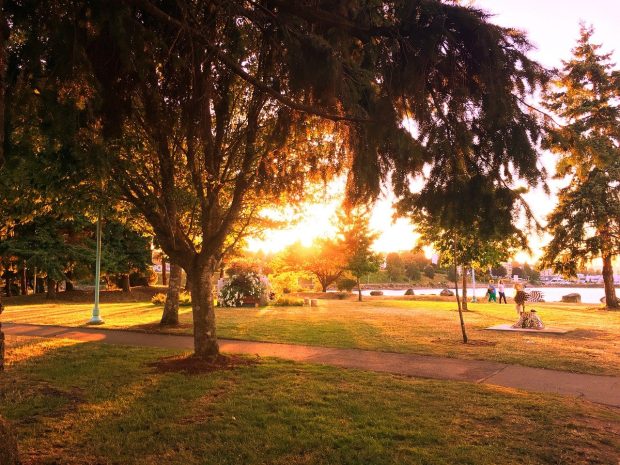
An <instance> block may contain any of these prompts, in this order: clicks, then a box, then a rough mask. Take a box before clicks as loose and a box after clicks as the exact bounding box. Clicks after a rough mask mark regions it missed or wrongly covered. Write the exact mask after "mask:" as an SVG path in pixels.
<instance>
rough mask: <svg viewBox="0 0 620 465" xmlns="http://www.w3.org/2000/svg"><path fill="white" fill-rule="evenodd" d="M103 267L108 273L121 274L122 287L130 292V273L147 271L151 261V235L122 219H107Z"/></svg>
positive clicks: (103, 237) (103, 239)
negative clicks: (136, 229)
mask: <svg viewBox="0 0 620 465" xmlns="http://www.w3.org/2000/svg"><path fill="white" fill-rule="evenodd" d="M101 242H102V256H101V268H102V270H104V271H105V272H106V273H109V274H117V275H120V283H121V289H122V290H123V291H125V292H129V290H130V285H129V284H130V283H129V274H130V273H131V272H134V271H146V269H147V267H148V265H149V264H150V263H151V247H150V246H151V241H150V238H149V237H146V236H144V235H143V234H141V233H139V232H137V231H135V230H133V229H132V228H131V227H129V226H128V225H127V224H125V223H122V222H120V221H114V220H112V221H106V222H105V223H104V227H103V235H102V239H101Z"/></svg>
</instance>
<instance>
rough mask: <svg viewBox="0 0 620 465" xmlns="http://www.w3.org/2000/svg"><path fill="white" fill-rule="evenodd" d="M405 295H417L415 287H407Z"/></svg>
mask: <svg viewBox="0 0 620 465" xmlns="http://www.w3.org/2000/svg"><path fill="white" fill-rule="evenodd" d="M405 295H415V292H413V289H407V290H406V291H405Z"/></svg>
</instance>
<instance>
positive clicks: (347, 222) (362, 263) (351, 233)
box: [339, 210, 381, 302]
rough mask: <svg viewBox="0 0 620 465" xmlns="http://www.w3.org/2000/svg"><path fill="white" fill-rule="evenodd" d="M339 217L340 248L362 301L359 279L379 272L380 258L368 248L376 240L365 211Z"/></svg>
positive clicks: (359, 298) (352, 212)
mask: <svg viewBox="0 0 620 465" xmlns="http://www.w3.org/2000/svg"><path fill="white" fill-rule="evenodd" d="M339 217H340V231H339V233H340V235H341V240H342V247H343V248H344V253H345V255H346V257H347V260H346V268H347V270H349V272H350V273H351V274H352V275H353V276H355V279H356V282H357V292H358V300H359V301H360V302H361V301H362V286H361V284H360V279H361V278H362V276H364V275H367V274H368V273H374V272H376V271H379V265H380V264H381V257H380V256H379V255H378V254H377V253H375V252H373V251H372V250H371V249H370V248H371V246H372V244H373V242H374V241H375V240H376V238H377V234H376V233H373V232H371V230H370V226H369V224H368V212H367V211H365V210H357V211H351V212H349V213H348V214H347V213H342V214H340V215H339Z"/></svg>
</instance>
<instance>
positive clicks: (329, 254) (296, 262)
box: [281, 238, 347, 292]
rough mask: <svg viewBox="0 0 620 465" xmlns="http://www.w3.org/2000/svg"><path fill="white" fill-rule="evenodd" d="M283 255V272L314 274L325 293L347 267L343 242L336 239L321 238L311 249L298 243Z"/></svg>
mask: <svg viewBox="0 0 620 465" xmlns="http://www.w3.org/2000/svg"><path fill="white" fill-rule="evenodd" d="M281 255H282V256H281V261H282V262H283V264H284V268H283V270H288V271H306V272H308V273H310V274H312V275H313V276H315V277H316V278H317V279H318V281H319V283H320V284H321V290H322V291H323V292H327V288H328V287H329V286H330V285H331V284H333V283H334V282H336V281H337V280H338V278H340V276H341V275H342V273H343V272H344V271H345V269H346V267H347V256H346V254H345V252H344V249H343V246H342V244H341V242H340V241H338V240H336V239H329V238H319V239H316V240H315V241H314V242H313V243H312V245H311V246H310V247H304V246H303V245H302V244H301V243H299V242H296V243H295V244H292V245H290V246H289V247H287V248H286V249H285V250H284V251H283V252H282V254H281Z"/></svg>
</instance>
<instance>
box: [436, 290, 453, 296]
mask: <svg viewBox="0 0 620 465" xmlns="http://www.w3.org/2000/svg"><path fill="white" fill-rule="evenodd" d="M439 295H440V296H443V297H453V296H454V292H452V291H451V290H450V289H444V290H443V291H441V292H440V293H439Z"/></svg>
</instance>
